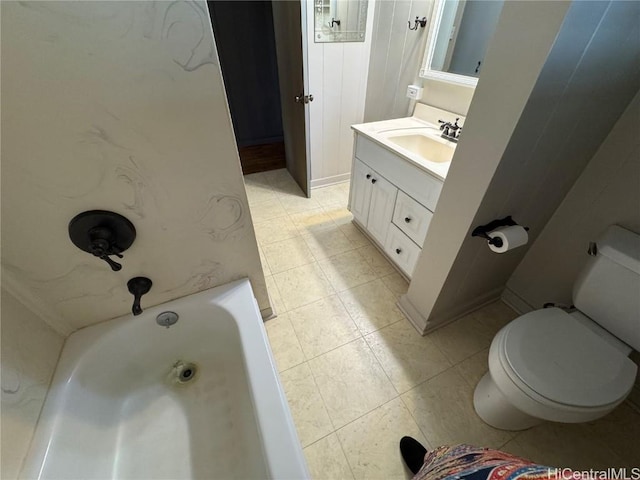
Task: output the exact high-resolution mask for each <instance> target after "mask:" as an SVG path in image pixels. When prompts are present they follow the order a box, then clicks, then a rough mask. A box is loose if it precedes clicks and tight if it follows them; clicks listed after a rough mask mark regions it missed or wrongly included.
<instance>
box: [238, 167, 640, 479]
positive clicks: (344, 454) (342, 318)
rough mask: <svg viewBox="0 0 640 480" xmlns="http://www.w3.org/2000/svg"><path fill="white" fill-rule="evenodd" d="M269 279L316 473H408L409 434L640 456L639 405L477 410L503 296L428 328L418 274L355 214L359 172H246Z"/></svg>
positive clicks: (278, 336)
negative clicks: (597, 413)
mask: <svg viewBox="0 0 640 480" xmlns="http://www.w3.org/2000/svg"><path fill="white" fill-rule="evenodd" d="M245 183H246V186H247V194H248V197H249V203H250V206H251V213H252V216H253V221H254V224H255V230H256V235H257V237H258V243H259V247H260V253H261V256H262V262H263V267H264V270H265V275H266V276H267V288H268V291H269V294H270V296H271V300H272V303H273V305H274V307H275V309H276V311H277V313H278V316H277V318H274V319H272V320H269V321H267V323H266V328H267V332H268V335H269V340H270V343H271V348H272V350H273V353H274V356H275V358H276V362H277V364H278V369H279V371H280V376H281V379H282V383H283V386H284V389H285V392H286V394H287V399H288V401H289V405H290V407H291V411H292V414H293V417H294V420H295V423H296V427H297V430H298V435H299V437H300V441H301V443H302V445H303V447H304V453H305V456H306V458H307V462H308V465H309V469H310V471H311V473H312V476H313V478H315V479H351V478H358V479H360V478H370V479H374V478H379V479H394V478H398V479H403V478H410V474H409V473H408V471H406V470H405V469H404V467H403V464H402V460H401V457H400V454H399V451H398V441H399V439H400V438H401V437H402V436H403V435H411V436H413V437H415V438H417V439H419V440H420V441H421V442H423V443H424V444H425V445H426V446H427V447H428V448H433V447H436V446H438V445H442V444H446V443H473V444H477V445H482V446H490V447H494V448H501V449H503V450H506V451H508V452H511V453H514V454H518V455H521V456H523V457H527V458H530V459H532V460H535V461H537V462H540V463H543V464H547V465H552V466H563V467H572V468H581V469H583V468H603V467H607V466H614V465H615V466H627V467H631V466H637V465H640V442H639V441H638V438H640V415H639V414H638V412H637V411H636V410H634V409H633V408H632V407H631V406H630V405H627V404H623V405H622V406H621V407H619V408H618V409H617V410H616V411H615V412H614V413H613V414H611V415H609V416H608V417H606V418H604V419H601V420H599V421H597V422H592V423H589V424H584V425H561V424H551V423H549V424H544V425H541V426H539V427H536V428H532V429H530V430H527V431H524V432H519V433H510V432H504V431H500V430H496V429H493V428H491V427H489V426H487V425H486V424H484V423H483V422H482V421H481V420H480V419H479V418H478V417H477V416H476V414H475V412H474V410H473V405H472V395H473V389H474V387H475V385H476V383H477V382H478V380H479V379H480V378H481V377H482V375H483V374H484V373H485V372H486V370H487V352H488V347H489V345H490V343H491V339H492V338H493V336H494V335H495V333H496V332H497V330H499V328H500V327H501V326H502V325H504V324H505V323H507V322H508V321H510V320H511V319H513V318H514V317H515V316H516V314H515V313H514V312H513V311H512V310H510V309H509V308H508V307H506V306H505V305H504V304H502V303H500V302H496V303H494V304H491V305H489V306H487V307H485V308H483V309H481V310H479V311H476V312H474V313H472V314H469V315H467V316H466V317H464V318H462V319H460V320H458V321H456V322H454V323H452V324H450V325H448V326H446V327H444V328H442V329H440V330H437V331H435V332H433V333H432V334H430V335H428V336H426V337H422V336H420V335H419V334H418V333H417V332H416V331H415V330H414V329H413V327H411V326H410V325H409V323H408V322H407V320H406V319H404V317H403V316H402V314H401V313H400V311H399V310H398V308H397V307H396V305H395V304H396V300H397V298H398V297H399V296H400V295H402V294H403V293H404V292H406V290H407V288H408V285H407V283H406V282H405V281H404V279H403V278H402V277H401V276H400V275H399V274H398V273H396V271H395V270H394V268H393V267H392V266H391V265H390V264H389V263H388V262H387V261H386V259H385V258H384V257H383V256H382V255H381V254H380V253H379V252H378V251H377V249H376V248H375V247H374V246H373V245H372V244H371V243H370V242H369V240H368V239H367V238H366V237H365V236H364V235H362V234H361V233H360V232H359V230H357V229H356V228H355V227H354V226H353V224H352V223H351V218H352V217H351V214H350V213H349V212H348V211H347V209H346V204H347V198H348V184H339V185H334V186H329V187H324V188H320V189H315V190H313V192H312V198H311V199H306V198H304V197H303V195H302V192H301V191H300V189H299V188H298V187H297V185H296V184H295V182H294V181H293V179H292V178H291V177H290V176H289V174H288V173H287V172H286V171H285V170H276V171H271V172H264V173H258V174H253V175H248V176H246V177H245Z"/></svg>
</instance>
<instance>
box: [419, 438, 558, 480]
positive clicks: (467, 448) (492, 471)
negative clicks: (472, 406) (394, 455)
mask: <svg viewBox="0 0 640 480" xmlns="http://www.w3.org/2000/svg"><path fill="white" fill-rule="evenodd" d="M555 472H556V469H555V468H549V467H544V466H542V465H537V464H535V463H532V462H530V461H529V460H525V459H523V458H520V457H516V456H515V455H511V454H509V453H505V452H501V451H499V450H492V449H490V448H481V447H474V446H472V445H455V446H451V447H449V446H446V445H445V446H442V447H438V448H436V449H435V450H432V451H431V452H428V453H427V454H426V455H425V457H424V465H423V466H422V468H421V469H420V471H419V472H418V473H417V474H416V475H415V477H413V480H441V479H447V480H452V479H456V480H457V479H461V480H516V479H517V480H549V479H553V478H556V474H555Z"/></svg>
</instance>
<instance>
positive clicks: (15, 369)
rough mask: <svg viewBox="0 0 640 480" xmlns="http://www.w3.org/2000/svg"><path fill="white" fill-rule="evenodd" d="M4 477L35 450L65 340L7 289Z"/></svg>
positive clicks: (0, 440)
mask: <svg viewBox="0 0 640 480" xmlns="http://www.w3.org/2000/svg"><path fill="white" fill-rule="evenodd" d="M0 301H1V302H2V308H1V315H2V329H1V330H2V350H1V351H2V354H1V356H2V358H1V360H0V365H1V368H2V407H1V408H0V420H1V425H2V433H1V436H0V445H1V447H0V456H1V458H2V462H0V463H1V465H2V468H1V471H0V477H2V478H3V479H6V480H9V479H12V478H17V477H18V473H19V471H20V468H21V466H22V462H23V461H24V457H25V456H26V454H27V451H28V449H29V444H30V443H31V438H32V436H33V431H34V429H35V426H36V422H37V421H38V416H39V415H40V410H41V409H42V404H43V403H44V399H45V396H46V394H47V389H48V388H49V383H50V382H51V377H52V375H53V371H54V370H55V367H56V364H57V362H58V357H59V355H60V351H61V349H62V343H63V341H64V340H63V338H62V336H61V335H59V334H58V333H56V332H55V331H54V330H53V329H52V328H51V327H49V326H48V325H46V324H45V323H44V322H43V321H42V320H41V319H40V318H38V316H37V315H35V314H34V313H33V312H31V311H30V310H28V309H27V307H25V306H24V305H22V304H21V303H20V302H18V300H16V299H15V297H13V296H12V295H11V294H9V293H8V292H6V291H5V290H4V289H2V292H1V298H0Z"/></svg>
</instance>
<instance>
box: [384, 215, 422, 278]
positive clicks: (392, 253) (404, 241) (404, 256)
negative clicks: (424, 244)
mask: <svg viewBox="0 0 640 480" xmlns="http://www.w3.org/2000/svg"><path fill="white" fill-rule="evenodd" d="M384 250H385V252H387V255H389V257H391V259H392V260H393V262H394V263H395V264H396V265H397V266H398V267H399V268H400V270H402V271H403V272H404V273H405V274H406V275H407V276H408V277H409V278H411V276H412V275H413V270H414V269H415V268H416V263H417V261H418V257H419V256H420V251H421V250H420V247H418V246H417V245H416V244H415V243H413V242H412V241H411V239H410V238H409V237H407V236H406V235H405V234H404V233H402V230H400V229H399V228H398V227H396V226H395V225H394V224H391V225H389V232H388V233H387V241H386V244H385V246H384Z"/></svg>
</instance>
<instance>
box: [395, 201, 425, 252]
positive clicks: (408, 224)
mask: <svg viewBox="0 0 640 480" xmlns="http://www.w3.org/2000/svg"><path fill="white" fill-rule="evenodd" d="M432 216H433V213H431V212H430V211H429V210H428V209H427V208H426V207H425V206H423V205H421V204H419V203H418V202H416V201H415V200H414V199H413V198H411V197H410V196H409V195H407V194H406V193H404V192H402V191H399V192H398V198H397V199H396V206H395V208H394V210H393V223H395V224H396V226H397V227H398V228H399V229H400V230H402V231H403V232H404V233H406V234H407V235H408V236H409V238H411V240H413V241H414V242H415V243H417V244H418V245H419V246H421V245H422V244H423V243H424V237H426V236H427V230H428V229H429V224H430V223H431V217H432Z"/></svg>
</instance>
